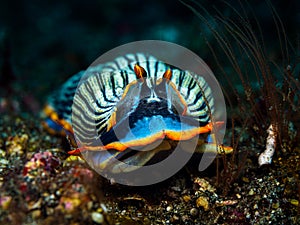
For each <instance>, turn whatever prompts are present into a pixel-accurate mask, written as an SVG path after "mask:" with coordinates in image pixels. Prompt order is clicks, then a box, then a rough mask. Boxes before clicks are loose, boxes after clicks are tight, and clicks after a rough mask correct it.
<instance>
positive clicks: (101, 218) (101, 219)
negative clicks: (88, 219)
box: [92, 212, 104, 224]
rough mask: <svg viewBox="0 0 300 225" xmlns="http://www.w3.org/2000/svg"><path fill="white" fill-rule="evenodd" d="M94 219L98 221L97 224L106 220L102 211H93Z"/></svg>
mask: <svg viewBox="0 0 300 225" xmlns="http://www.w3.org/2000/svg"><path fill="white" fill-rule="evenodd" d="M92 220H93V221H94V222H95V223H97V224H101V223H103V221H104V218H103V215H102V214H101V213H98V212H92Z"/></svg>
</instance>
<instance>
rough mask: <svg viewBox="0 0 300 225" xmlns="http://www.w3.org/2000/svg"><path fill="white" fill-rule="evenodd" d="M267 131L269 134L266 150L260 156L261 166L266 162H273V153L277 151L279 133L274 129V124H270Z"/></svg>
mask: <svg viewBox="0 0 300 225" xmlns="http://www.w3.org/2000/svg"><path fill="white" fill-rule="evenodd" d="M267 132H268V134H269V135H268V137H267V143H266V150H265V151H264V152H262V153H261V154H260V155H259V157H258V164H259V166H262V165H265V164H271V163H272V158H273V155H274V153H275V147H276V136H277V133H276V131H275V130H274V127H273V125H272V124H271V125H270V126H269V128H268V130H267Z"/></svg>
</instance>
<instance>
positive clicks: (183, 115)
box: [44, 53, 232, 173]
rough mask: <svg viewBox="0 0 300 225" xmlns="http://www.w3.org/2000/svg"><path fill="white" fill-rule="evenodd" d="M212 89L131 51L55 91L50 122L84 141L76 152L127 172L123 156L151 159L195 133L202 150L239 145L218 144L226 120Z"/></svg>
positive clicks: (141, 161)
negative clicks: (217, 111) (216, 114)
mask: <svg viewBox="0 0 300 225" xmlns="http://www.w3.org/2000/svg"><path fill="white" fill-rule="evenodd" d="M211 92H212V90H211V88H210V87H209V85H208V84H207V82H205V80H204V78H203V77H201V76H195V75H194V74H193V73H192V72H189V71H184V70H181V69H179V68H176V67H174V66H172V65H168V64H166V63H164V62H162V61H160V60H157V59H156V58H155V57H154V56H151V55H147V54H143V53H135V54H126V55H124V56H120V57H117V58H116V59H115V60H113V61H111V62H107V63H104V64H100V65H97V66H94V67H90V68H89V69H87V70H86V71H81V72H79V73H78V74H76V75H74V76H73V77H71V78H70V79H69V80H67V82H66V83H65V84H63V85H62V87H61V88H60V89H59V90H58V91H56V92H55V93H54V94H53V95H51V96H50V97H49V99H48V103H47V105H46V107H45V108H44V114H45V115H46V116H47V119H46V120H45V122H44V124H45V127H46V128H47V130H48V131H50V132H52V133H59V134H62V135H69V136H74V137H75V140H76V142H77V144H78V145H79V146H78V147H77V148H76V149H75V150H73V151H70V152H69V153H70V154H77V153H79V152H80V153H81V154H84V157H85V158H87V159H88V160H89V161H90V162H92V164H93V166H94V167H97V168H110V169H111V170H112V171H113V172H115V173H118V172H120V171H121V170H120V169H118V168H120V165H119V164H118V162H122V163H126V164H128V165H137V166H143V165H147V163H149V162H150V161H151V160H152V159H153V158H154V157H155V156H156V155H157V154H158V153H160V152H168V151H170V152H171V151H172V149H173V148H174V146H176V144H177V143H178V142H181V141H184V142H188V141H189V140H191V139H195V138H197V145H196V149H195V152H204V151H212V152H217V153H225V154H227V153H230V152H232V148H231V147H225V146H222V147H221V146H219V145H217V144H215V143H210V142H211V139H213V135H211V134H212V129H213V127H214V128H215V129H217V127H218V126H221V125H222V124H223V121H215V122H213V121H212V119H211V112H212V111H213V110H214V99H213V97H212V94H211ZM71 120H72V123H71ZM113 159H118V160H113ZM131 169H132V168H131V167H130V168H129V167H128V170H131ZM122 171H123V172H126V171H127V168H126V167H125V168H124V167H122Z"/></svg>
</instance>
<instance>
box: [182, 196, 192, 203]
mask: <svg viewBox="0 0 300 225" xmlns="http://www.w3.org/2000/svg"><path fill="white" fill-rule="evenodd" d="M182 198H183V201H185V202H189V201H190V200H191V196H189V195H184V196H183V197H182Z"/></svg>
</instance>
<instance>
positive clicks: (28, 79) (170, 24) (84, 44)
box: [0, 0, 300, 111]
mask: <svg viewBox="0 0 300 225" xmlns="http://www.w3.org/2000/svg"><path fill="white" fill-rule="evenodd" d="M198 2H200V3H201V4H202V5H203V6H204V7H206V8H207V9H208V10H209V11H210V12H212V14H213V13H214V9H213V7H217V8H218V9H219V10H220V11H221V12H223V13H224V15H227V16H229V17H230V16H232V15H231V12H230V10H229V8H228V7H224V4H221V3H220V1H208V0H205V1H198ZM242 2H243V1H242ZM271 2H272V4H273V5H274V7H275V8H276V9H277V11H278V13H279V15H280V17H281V19H282V21H283V23H284V26H285V28H286V30H287V34H288V36H289V37H290V39H291V41H292V42H293V43H295V42H297V38H298V37H297V33H299V21H300V14H299V11H300V8H299V3H298V2H299V1H297V0H292V1H279V0H273V1H271ZM229 3H230V4H231V5H232V6H233V7H237V6H238V5H239V3H238V1H229ZM0 4H1V6H0V66H1V70H0V71H1V75H0V82H1V85H0V88H1V90H0V98H1V99H2V100H3V99H4V98H9V99H14V98H18V97H21V99H22V98H25V99H26V98H28V99H29V100H26V101H27V103H26V104H29V106H28V107H29V111H30V110H32V111H38V110H39V108H40V107H41V105H42V104H43V102H44V101H45V98H46V96H47V95H48V94H50V93H51V92H52V91H53V90H55V89H56V88H58V87H59V85H61V84H62V83H63V82H64V81H65V80H66V79H67V78H68V77H70V76H71V75H72V74H74V73H76V72H78V71H79V70H82V69H85V68H87V67H88V66H89V65H90V64H91V63H92V62H93V61H94V60H95V59H96V58H97V57H99V56H100V55H101V54H103V53H104V52H106V51H107V50H110V49H112V48H114V47H117V46H118V45H121V44H125V43H128V42H131V41H137V40H145V39H158V40H166V41H171V42H175V43H177V44H180V45H183V46H185V47H187V48H190V49H191V50H192V51H194V52H196V53H197V54H198V55H199V56H200V57H202V58H203V59H204V60H205V61H206V62H207V61H208V62H207V63H208V64H209V61H210V60H211V56H210V54H209V50H208V49H207V47H206V45H205V43H204V42H203V40H202V39H201V35H202V34H203V33H205V32H208V31H207V30H205V29H204V26H203V25H202V24H201V21H200V19H199V18H197V16H195V15H194V13H193V12H191V10H190V9H188V8H187V7H186V6H185V5H183V4H182V3H181V2H180V1H176V0H165V1H161V0H151V1H150V0H148V1H139V0H128V1H122V0H107V1H104V0H98V1H90V0H86V1H82V0H80V1H79V0H74V1H58V0H51V1H50V0H44V1H39V0H30V1H28V0H27V1H25V0H19V1H2V2H1V3H0ZM250 5H251V7H252V10H253V11H254V12H255V14H256V16H257V18H258V20H259V22H260V24H261V27H262V28H263V31H264V34H263V35H264V41H265V43H267V44H268V46H271V50H272V51H273V53H271V54H275V55H276V54H277V53H276V52H278V51H280V50H279V45H278V42H275V41H274V35H276V34H277V33H276V30H275V26H274V24H273V19H272V15H271V13H270V9H269V8H268V6H267V5H266V3H265V2H264V1H251V3H250ZM298 47H299V46H298ZM212 69H213V68H212ZM28 102H29V103H28ZM32 102H33V106H32V105H31V106H30V104H31V103H32ZM26 104H25V106H26ZM25 108H26V107H25Z"/></svg>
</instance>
